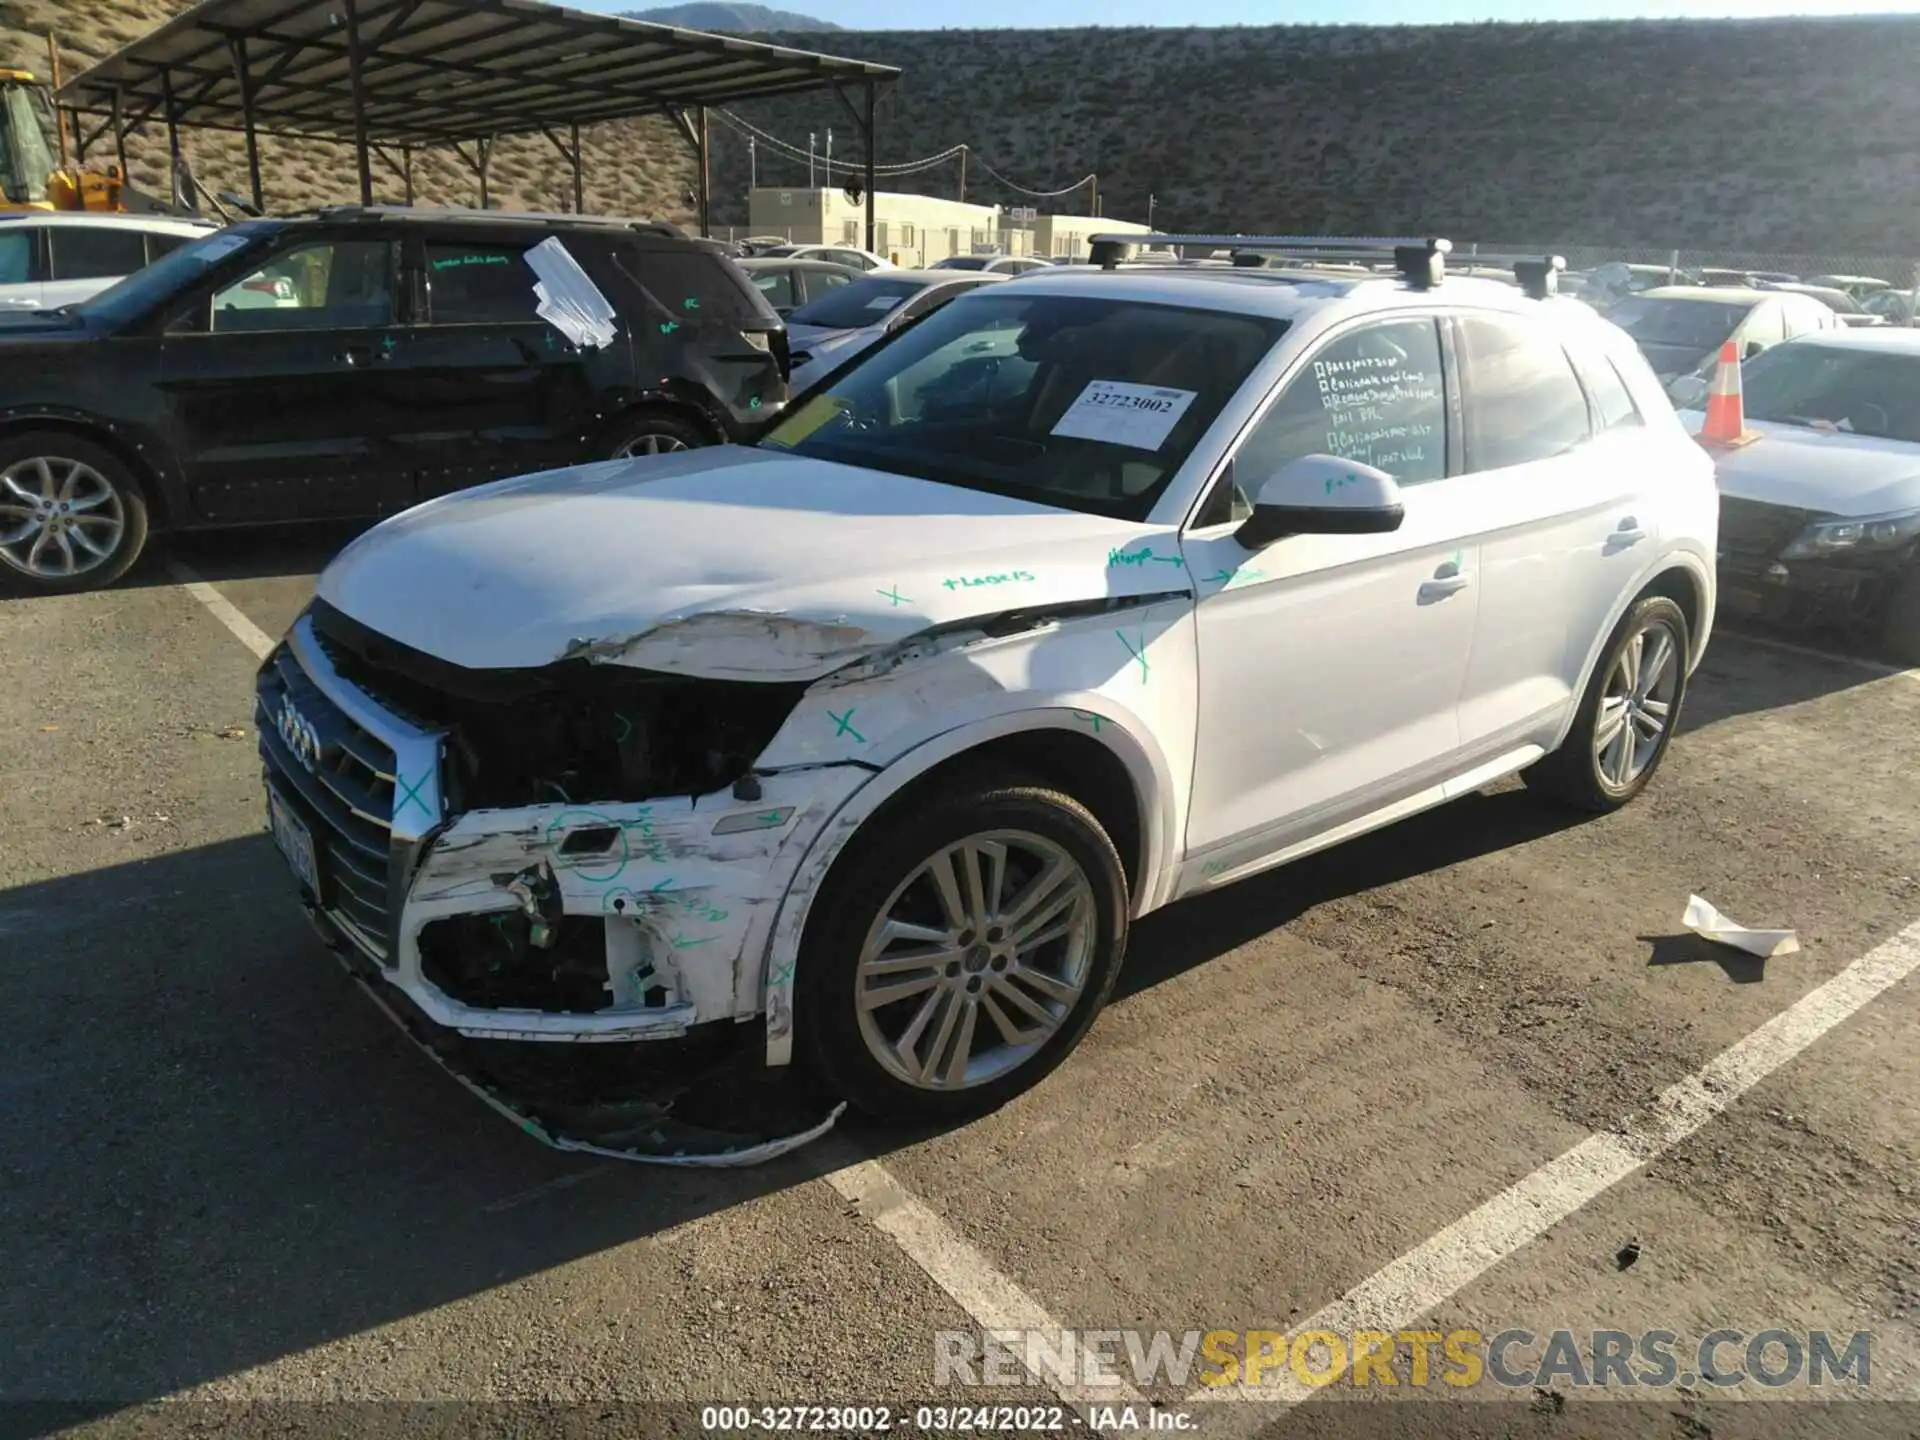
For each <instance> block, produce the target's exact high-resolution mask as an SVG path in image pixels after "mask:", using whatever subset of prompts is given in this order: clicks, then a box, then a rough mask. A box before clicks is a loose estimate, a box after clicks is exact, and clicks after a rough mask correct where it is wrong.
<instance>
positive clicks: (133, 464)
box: [0, 405, 186, 531]
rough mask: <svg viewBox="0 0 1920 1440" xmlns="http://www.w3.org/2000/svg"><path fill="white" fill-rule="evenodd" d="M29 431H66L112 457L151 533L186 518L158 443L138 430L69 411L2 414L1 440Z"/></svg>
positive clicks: (20, 409)
mask: <svg viewBox="0 0 1920 1440" xmlns="http://www.w3.org/2000/svg"><path fill="white" fill-rule="evenodd" d="M33 430H64V431H66V432H67V433H69V434H72V435H77V436H79V437H80V438H81V439H83V440H90V441H92V442H93V443H94V444H96V445H100V446H102V447H104V448H105V449H107V450H110V451H112V452H113V454H114V455H115V456H116V457H117V458H118V459H119V460H120V462H121V463H122V464H124V465H125V466H126V467H127V471H128V473H129V474H131V475H132V477H133V480H134V483H135V484H137V485H138V486H139V487H140V492H141V494H142V495H143V496H145V498H146V502H147V507H148V510H149V513H150V515H151V521H150V529H152V530H155V531H158V530H164V529H172V528H173V526H174V525H175V524H176V523H177V521H178V519H179V517H180V516H181V515H183V514H185V513H186V512H185V511H184V510H183V509H182V508H181V507H182V504H183V502H184V497H183V496H181V495H180V494H179V493H177V490H176V483H177V482H176V479H175V477H174V476H172V475H171V474H169V473H168V470H167V467H166V465H165V464H164V463H163V462H162V460H161V459H159V458H157V452H158V448H159V447H158V445H157V443H156V442H155V441H154V440H153V438H152V437H151V436H149V435H147V434H146V433H145V431H144V430H143V429H142V428H141V427H139V426H134V425H123V424H120V423H119V422H117V421H114V420H108V419H106V418H104V417H102V416H100V415H96V414H94V413H92V412H91V411H87V410H79V409H75V408H74V407H72V406H68V405H20V406H13V407H10V408H8V409H6V410H0V440H7V439H11V438H12V437H13V436H16V435H23V434H26V433H28V432H29V431H33Z"/></svg>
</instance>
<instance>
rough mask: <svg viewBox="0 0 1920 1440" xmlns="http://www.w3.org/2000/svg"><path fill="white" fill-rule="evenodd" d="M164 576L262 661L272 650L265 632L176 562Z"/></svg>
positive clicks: (170, 563)
mask: <svg viewBox="0 0 1920 1440" xmlns="http://www.w3.org/2000/svg"><path fill="white" fill-rule="evenodd" d="M167 573H168V574H169V575H171V576H173V578H174V579H176V580H178V581H179V582H180V587H181V589H183V590H185V591H186V592H187V593H188V594H189V595H191V596H193V598H194V599H196V600H198V601H199V602H200V603H201V604H202V605H204V606H206V607H207V609H208V610H210V611H212V612H213V618H214V619H216V620H218V621H219V622H220V623H221V624H222V625H224V626H226V627H227V629H229V630H231V631H232V632H233V633H234V636H235V638H236V639H238V640H239V641H240V643H241V644H242V645H244V646H246V647H247V648H248V649H249V650H251V651H253V653H254V654H255V655H256V656H258V657H259V658H260V659H262V660H264V659H266V658H267V656H268V655H269V654H270V653H271V652H272V650H273V641H272V640H270V639H268V638H267V632H266V631H264V630H262V629H261V628H260V627H259V626H258V625H256V624H254V623H253V621H251V620H249V619H248V618H247V617H246V616H245V615H242V614H241V613H240V608H239V607H238V606H237V605H235V604H234V603H233V602H232V601H231V600H229V599H227V597H226V596H224V595H222V594H221V593H220V592H219V591H218V590H216V589H214V588H213V586H211V585H209V584H208V583H207V582H206V581H204V580H202V579H201V578H200V577H199V576H198V575H196V574H194V573H193V571H191V570H189V569H188V568H187V567H186V566H184V565H182V564H181V563H180V562H179V561H178V560H169V561H168V562H167Z"/></svg>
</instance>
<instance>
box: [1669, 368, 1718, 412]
mask: <svg viewBox="0 0 1920 1440" xmlns="http://www.w3.org/2000/svg"><path fill="white" fill-rule="evenodd" d="M1708 388H1709V387H1708V385H1707V382H1706V380H1705V379H1703V378H1702V377H1701V376H1698V375H1676V376H1675V377H1674V379H1673V383H1672V384H1670V385H1668V386H1667V398H1668V399H1669V400H1671V401H1673V403H1674V405H1675V406H1677V407H1678V408H1679V409H1682V410H1698V409H1699V408H1700V407H1701V404H1702V402H1704V401H1705V400H1706V398H1707V390H1708Z"/></svg>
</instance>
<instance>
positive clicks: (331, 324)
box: [213, 240, 393, 333]
mask: <svg viewBox="0 0 1920 1440" xmlns="http://www.w3.org/2000/svg"><path fill="white" fill-rule="evenodd" d="M392 323H393V255H392V247H391V246H390V245H389V244H388V243H387V242H386V241H385V240H335V241H322V242H320V243H318V244H312V245H300V246H296V247H295V248H293V249H291V250H284V251H282V252H281V253H279V254H278V255H275V256H274V257H273V258H272V259H271V260H269V261H267V263H266V264H265V265H263V266H261V268H260V269H258V270H256V271H254V272H253V273H252V274H251V275H247V276H245V277H244V278H242V279H239V280H236V281H234V282H233V283H232V284H230V285H228V286H226V287H225V288H224V289H222V290H220V291H219V292H218V293H217V294H215V295H214V297H213V329H214V331H215V332H216V333H226V332H231V331H261V330H357V329H374V328H377V327H379V326H382V325H390V324H392Z"/></svg>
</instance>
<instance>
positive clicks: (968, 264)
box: [933, 255, 987, 270]
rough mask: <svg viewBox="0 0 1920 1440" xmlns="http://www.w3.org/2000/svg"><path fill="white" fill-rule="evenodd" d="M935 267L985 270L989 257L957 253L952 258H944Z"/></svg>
mask: <svg viewBox="0 0 1920 1440" xmlns="http://www.w3.org/2000/svg"><path fill="white" fill-rule="evenodd" d="M933 268H934V269H936V270H984V269H986V268H987V257H986V256H984V255H955V256H953V257H952V258H951V259H947V260H942V261H941V262H940V263H939V264H938V265H936V266H934V267H933Z"/></svg>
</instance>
